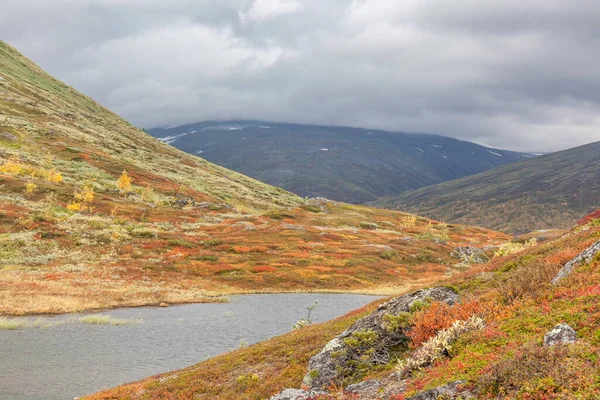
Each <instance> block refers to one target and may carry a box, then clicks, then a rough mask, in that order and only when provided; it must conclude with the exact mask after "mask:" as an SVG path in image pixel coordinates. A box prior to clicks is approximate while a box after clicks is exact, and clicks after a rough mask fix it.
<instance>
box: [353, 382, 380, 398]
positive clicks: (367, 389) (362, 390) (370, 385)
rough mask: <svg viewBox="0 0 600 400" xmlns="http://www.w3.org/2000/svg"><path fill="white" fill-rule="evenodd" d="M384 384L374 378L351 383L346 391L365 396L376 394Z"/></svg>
mask: <svg viewBox="0 0 600 400" xmlns="http://www.w3.org/2000/svg"><path fill="white" fill-rule="evenodd" d="M381 386H382V383H381V382H379V381H376V380H374V379H371V380H368V381H363V382H360V383H356V384H354V385H349V386H347V387H346V388H345V389H344V393H350V394H354V395H358V396H359V397H365V396H369V395H374V394H376V392H377V390H378V389H379V388H380V387H381Z"/></svg>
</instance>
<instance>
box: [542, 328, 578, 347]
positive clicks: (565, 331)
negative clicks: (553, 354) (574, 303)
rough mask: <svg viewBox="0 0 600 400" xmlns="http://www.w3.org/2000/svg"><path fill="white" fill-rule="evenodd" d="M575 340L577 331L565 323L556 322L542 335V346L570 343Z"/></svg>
mask: <svg viewBox="0 0 600 400" xmlns="http://www.w3.org/2000/svg"><path fill="white" fill-rule="evenodd" d="M576 340H577V333H575V330H574V329H573V328H571V327H570V326H569V325H567V324H558V325H556V326H555V327H554V329H552V330H551V331H550V332H548V333H546V335H544V346H555V345H557V344H571V343H575V341H576Z"/></svg>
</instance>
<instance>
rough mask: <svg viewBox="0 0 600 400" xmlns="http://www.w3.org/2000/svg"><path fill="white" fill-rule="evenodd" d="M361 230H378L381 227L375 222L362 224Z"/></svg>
mask: <svg viewBox="0 0 600 400" xmlns="http://www.w3.org/2000/svg"><path fill="white" fill-rule="evenodd" d="M359 226H360V229H368V230H375V229H377V228H379V225H378V224H376V223H375V222H361V223H360V224H359Z"/></svg>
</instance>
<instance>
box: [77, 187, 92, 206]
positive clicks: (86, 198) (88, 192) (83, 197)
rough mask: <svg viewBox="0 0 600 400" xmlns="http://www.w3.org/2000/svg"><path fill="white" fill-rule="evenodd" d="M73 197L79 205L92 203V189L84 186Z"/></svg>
mask: <svg viewBox="0 0 600 400" xmlns="http://www.w3.org/2000/svg"><path fill="white" fill-rule="evenodd" d="M73 197H74V198H75V200H76V201H78V202H80V203H91V202H92V201H94V189H92V188H91V187H90V186H89V185H85V186H84V187H83V189H81V190H79V191H76V192H75V193H74V194H73Z"/></svg>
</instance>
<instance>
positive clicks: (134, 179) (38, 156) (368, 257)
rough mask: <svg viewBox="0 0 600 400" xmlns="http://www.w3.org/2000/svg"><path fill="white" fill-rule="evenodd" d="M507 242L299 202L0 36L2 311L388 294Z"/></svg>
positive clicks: (402, 217)
mask: <svg viewBox="0 0 600 400" xmlns="http://www.w3.org/2000/svg"><path fill="white" fill-rule="evenodd" d="M508 239H509V238H508V236H506V235H504V234H501V233H496V232H492V231H489V230H485V229H479V228H471V227H466V226H460V225H449V226H447V225H445V224H440V223H437V222H433V221H430V220H426V219H422V218H418V217H415V216H411V215H408V214H404V213H400V212H394V211H385V210H377V209H371V208H366V207H359V206H351V205H346V204H342V203H335V202H327V201H321V200H307V199H302V198H300V197H298V196H295V195H293V194H291V193H289V192H286V191H284V190H282V189H279V188H275V187H272V186H268V185H266V184H263V183H260V182H258V181H255V180H253V179H251V178H248V177H246V176H243V175H240V174H238V173H235V172H232V171H229V170H226V169H224V168H221V167H218V166H216V165H213V164H211V163H209V162H207V161H205V160H203V159H201V158H198V157H195V156H192V155H189V154H186V153H184V152H181V151H179V150H177V149H175V148H173V147H170V146H168V145H165V144H163V143H161V142H159V141H158V140H156V139H154V138H152V137H150V136H149V135H147V134H146V133H144V132H142V131H141V130H139V129H137V128H135V127H133V126H131V125H130V124H128V123H127V122H125V121H124V120H122V119H120V118H119V117H118V116H116V115H115V114H113V113H111V112H109V111H108V110H106V109H104V108H102V107H101V106H100V105H99V104H97V103H95V102H94V101H93V100H91V99H90V98H88V97H85V96H83V95H81V94H79V93H77V92H76V91H75V90H73V89H72V88H70V87H68V86H66V85H64V84H63V83H61V82H59V81H57V80H55V79H53V78H52V77H50V76H49V75H47V74H46V73H44V72H43V71H42V70H40V69H39V68H38V67H37V66H35V65H34V64H33V63H31V62H30V61H29V60H27V59H26V58H24V57H23V56H21V55H20V54H19V53H18V52H17V51H15V50H14V49H12V48H11V47H10V46H8V45H6V44H5V43H4V42H0V282H1V284H0V315H19V314H29V313H62V312H75V311H82V310H85V309H97V308H107V307H119V306H139V305H153V304H154V305H158V304H160V303H167V304H170V303H184V302H208V301H219V298H220V296H223V295H227V294H231V293H254V292H293V291H328V292H337V291H343V292H362V293H390V294H391V293H397V292H399V291H402V290H405V289H407V288H410V287H415V286H419V285H423V284H427V283H430V282H433V281H435V280H437V279H439V278H441V277H444V276H447V275H449V274H453V273H455V272H456V271H457V270H458V269H457V268H455V266H454V264H455V260H454V258H453V257H452V256H451V250H452V248H453V247H454V246H461V245H466V244H468V243H471V244H474V245H476V246H478V247H484V246H487V245H499V244H501V243H503V242H506V241H507V240H508Z"/></svg>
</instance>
